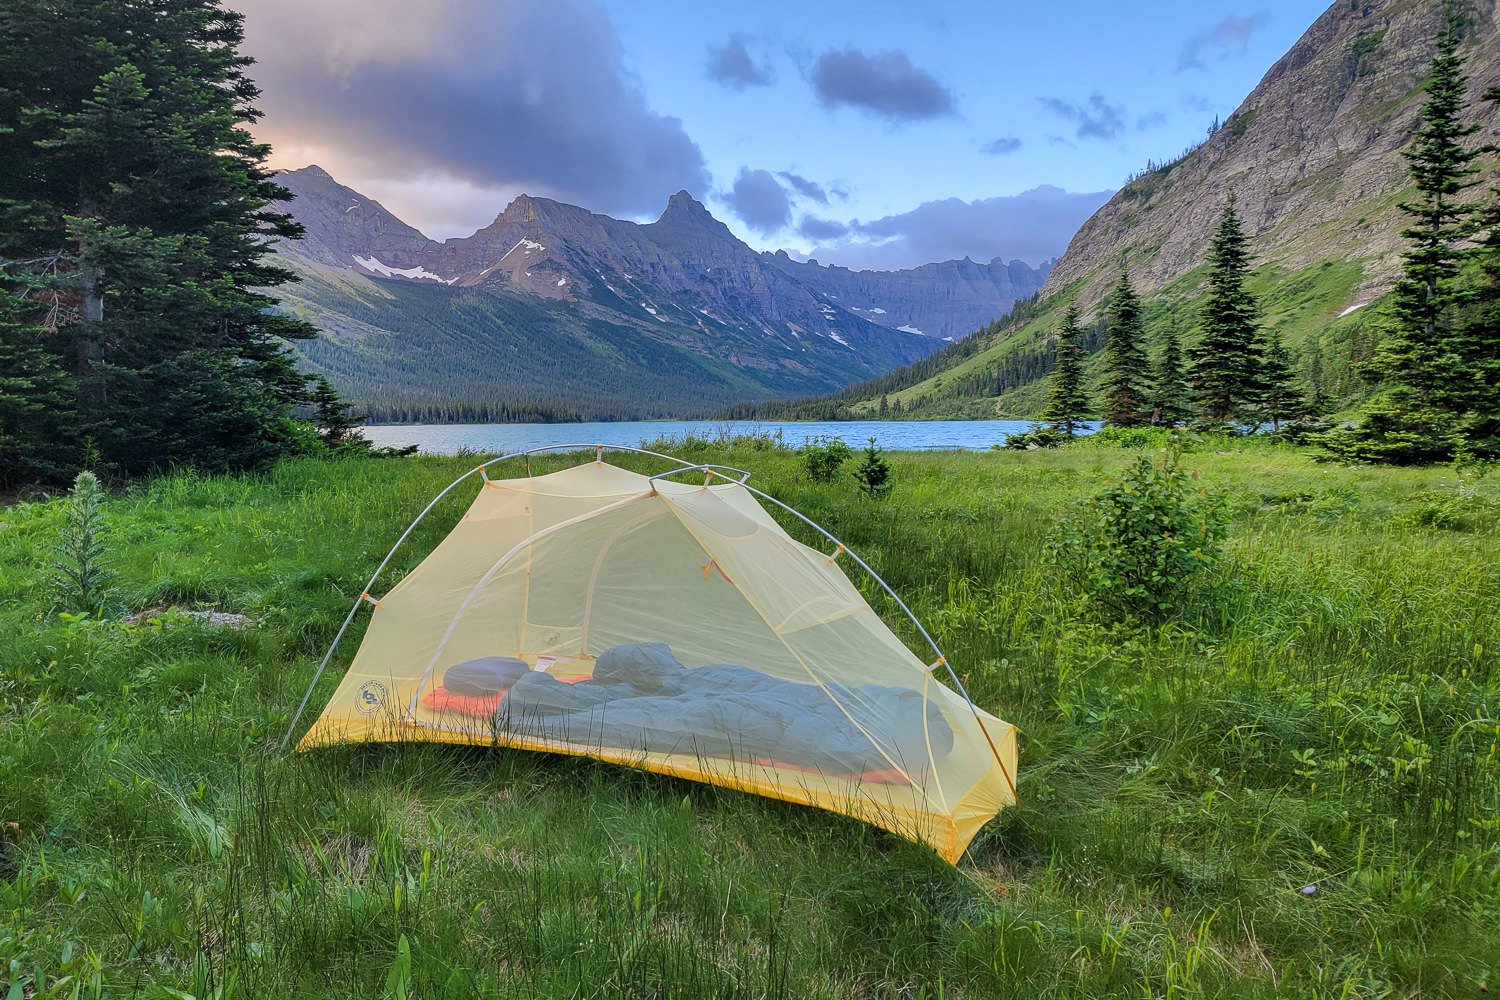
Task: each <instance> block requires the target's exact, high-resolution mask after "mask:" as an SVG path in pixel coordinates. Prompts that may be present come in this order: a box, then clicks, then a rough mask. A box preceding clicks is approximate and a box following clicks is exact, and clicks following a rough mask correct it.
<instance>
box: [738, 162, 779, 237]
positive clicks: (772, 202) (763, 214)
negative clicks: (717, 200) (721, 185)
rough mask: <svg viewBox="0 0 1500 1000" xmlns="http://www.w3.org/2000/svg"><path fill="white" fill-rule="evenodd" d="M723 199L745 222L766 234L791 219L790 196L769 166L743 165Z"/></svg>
mask: <svg viewBox="0 0 1500 1000" xmlns="http://www.w3.org/2000/svg"><path fill="white" fill-rule="evenodd" d="M723 200H724V203H725V204H726V205H728V206H729V207H730V208H731V209H733V210H734V214H735V215H738V216H739V217H740V218H741V219H742V220H744V223H745V225H747V226H749V227H750V228H751V229H753V230H755V231H756V232H758V233H760V234H761V235H763V236H769V235H770V234H771V233H774V232H776V231H777V230H778V229H784V228H785V227H786V226H787V225H788V224H789V223H790V222H791V221H792V203H791V200H790V199H789V198H787V196H786V189H785V188H783V187H782V186H781V185H780V184H779V183H777V181H776V178H775V177H773V176H771V172H770V171H769V170H751V169H749V168H748V167H741V168H740V172H739V176H737V177H736V178H735V179H734V187H733V188H731V189H730V190H729V191H728V192H727V193H726V194H724V195H723Z"/></svg>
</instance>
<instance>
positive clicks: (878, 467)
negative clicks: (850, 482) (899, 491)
mask: <svg viewBox="0 0 1500 1000" xmlns="http://www.w3.org/2000/svg"><path fill="white" fill-rule="evenodd" d="M854 480H855V482H857V483H859V488H860V490H861V491H863V492H864V494H865V496H867V497H871V498H872V499H875V500H880V499H883V498H884V497H885V496H886V495H887V494H889V493H890V492H891V487H892V486H894V485H895V484H894V483H892V482H891V467H890V464H889V463H888V462H886V460H885V454H884V453H883V452H882V451H881V449H880V447H879V446H878V445H877V444H876V443H875V439H874V438H870V443H869V444H868V445H866V446H865V455H864V458H863V459H862V460H861V461H860V463H859V465H858V466H857V467H856V468H855V470H854Z"/></svg>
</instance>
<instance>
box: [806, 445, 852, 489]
mask: <svg viewBox="0 0 1500 1000" xmlns="http://www.w3.org/2000/svg"><path fill="white" fill-rule="evenodd" d="M853 457H854V450H853V449H852V448H850V447H849V446H848V445H847V444H845V443H844V442H843V441H841V440H839V439H838V438H836V437H815V438H810V439H808V442H807V443H806V444H804V445H803V446H802V467H803V468H804V469H806V470H807V478H808V479H810V480H812V481H813V482H815V483H831V482H833V480H834V478H835V477H837V476H838V473H839V469H841V468H842V467H843V465H844V463H845V462H847V461H849V459H851V458H853Z"/></svg>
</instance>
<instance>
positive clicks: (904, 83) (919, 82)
mask: <svg viewBox="0 0 1500 1000" xmlns="http://www.w3.org/2000/svg"><path fill="white" fill-rule="evenodd" d="M811 79H812V85H813V90H814V91H815V92H816V93H817V95H818V99H819V100H820V101H822V102H823V104H824V105H826V106H828V107H837V106H839V105H846V106H848V107H851V108H858V109H860V110H861V111H866V112H868V113H870V114H872V115H875V116H876V117H878V118H884V119H885V120H886V121H889V122H908V121H918V120H921V119H924V118H939V117H941V116H943V115H949V114H952V113H953V111H954V104H953V94H952V92H951V91H949V90H948V88H947V87H944V86H943V85H942V84H940V83H938V81H937V79H936V78H934V77H933V75H932V74H931V73H928V72H927V71H926V70H924V69H920V68H919V67H917V66H914V65H912V61H911V59H910V58H909V57H908V56H907V55H906V53H905V52H901V51H900V50H896V51H891V52H881V53H879V54H877V55H873V56H872V55H866V54H865V53H863V52H861V51H859V50H858V49H839V50H836V51H829V52H825V53H823V54H822V55H821V56H819V57H818V61H817V62H816V63H814V64H813V68H812V76H811Z"/></svg>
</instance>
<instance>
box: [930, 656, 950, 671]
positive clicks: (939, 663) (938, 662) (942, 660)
mask: <svg viewBox="0 0 1500 1000" xmlns="http://www.w3.org/2000/svg"><path fill="white" fill-rule="evenodd" d="M947 665H948V660H947V658H946V657H943V656H939V657H938V658H937V659H935V660H933V661H932V662H931V663H929V664H927V672H928V673H929V674H930V673H932V672H933V671H934V670H936V669H937V668H938V667H946V666H947Z"/></svg>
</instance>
